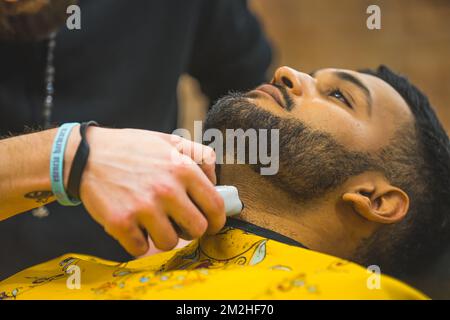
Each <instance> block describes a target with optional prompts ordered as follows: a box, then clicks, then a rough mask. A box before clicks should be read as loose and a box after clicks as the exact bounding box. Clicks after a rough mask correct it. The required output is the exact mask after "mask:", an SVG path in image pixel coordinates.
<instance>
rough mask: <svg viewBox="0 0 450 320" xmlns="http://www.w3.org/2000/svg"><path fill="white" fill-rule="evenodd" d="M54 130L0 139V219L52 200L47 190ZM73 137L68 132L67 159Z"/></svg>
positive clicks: (74, 138) (74, 142)
mask: <svg viewBox="0 0 450 320" xmlns="http://www.w3.org/2000/svg"><path fill="white" fill-rule="evenodd" d="M57 130H58V129H50V130H45V131H41V132H36V133H32V134H27V135H22V136H17V137H13V138H8V139H4V140H0V220H3V219H6V218H8V217H11V216H13V215H16V214H18V213H21V212H25V211H28V210H30V209H33V208H36V207H39V206H42V205H44V204H47V203H50V202H52V201H54V200H55V198H54V197H53V194H52V193H51V182H50V154H51V149H52V144H53V140H54V138H55V136H56V132H57ZM75 131H76V129H74V130H73V132H75ZM77 136H78V135H75V134H73V133H72V135H71V137H70V139H69V143H68V147H67V152H66V155H67V153H69V154H70V156H68V157H67V158H68V159H67V160H70V159H71V155H72V154H73V153H74V150H73V149H74V145H75V144H76V141H75V140H76V139H77ZM67 162H68V161H66V160H65V170H64V171H65V172H67V167H68V166H69V164H68V163H67Z"/></svg>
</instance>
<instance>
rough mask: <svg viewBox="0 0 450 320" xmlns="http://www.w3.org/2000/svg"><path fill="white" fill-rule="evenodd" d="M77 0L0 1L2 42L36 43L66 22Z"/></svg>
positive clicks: (0, 36) (0, 35) (0, 37)
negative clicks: (67, 11)
mask: <svg viewBox="0 0 450 320" xmlns="http://www.w3.org/2000/svg"><path fill="white" fill-rule="evenodd" d="M76 3H77V0H0V40H13V41H35V40H41V39H43V38H45V37H47V36H48V35H49V34H50V33H51V32H52V31H54V30H56V29H57V28H58V27H59V26H61V25H62V24H63V23H64V21H65V20H66V17H67V14H66V10H67V7H68V6H69V5H72V4H76Z"/></svg>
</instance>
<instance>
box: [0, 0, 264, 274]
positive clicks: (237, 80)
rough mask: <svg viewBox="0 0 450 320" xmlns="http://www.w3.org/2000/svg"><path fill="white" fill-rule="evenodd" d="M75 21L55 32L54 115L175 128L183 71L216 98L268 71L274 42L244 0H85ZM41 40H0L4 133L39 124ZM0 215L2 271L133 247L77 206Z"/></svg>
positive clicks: (120, 255)
mask: <svg viewBox="0 0 450 320" xmlns="http://www.w3.org/2000/svg"><path fill="white" fill-rule="evenodd" d="M80 7H81V13H82V24H81V30H76V31H75V30H74V31H71V30H68V29H66V28H65V27H64V28H62V29H61V30H60V31H59V33H58V35H57V38H56V49H55V68H56V78H55V96H54V107H53V113H52V121H53V122H54V123H56V124H60V123H64V122H72V121H78V122H81V121H86V120H96V121H98V122H99V123H100V124H102V125H105V126H110V127H130V128H142V129H150V130H157V131H163V132H169V133H170V132H171V131H172V130H173V129H175V127H176V121H177V101H176V96H177V95H176V88H177V83H178V78H179V76H180V75H181V74H182V73H189V74H190V75H192V76H194V77H195V78H197V79H198V80H199V82H200V85H201V89H202V91H203V92H204V93H205V94H206V95H207V96H208V97H209V98H210V99H211V101H214V100H215V99H216V98H218V97H219V96H221V95H223V94H225V93H227V91H229V90H245V89H249V88H251V87H254V86H256V85H257V84H259V83H261V82H263V81H264V80H265V71H266V69H267V67H268V65H269V63H270V58H271V51H270V48H269V45H268V43H267V41H266V39H265V37H264V35H263V33H262V32H261V29H260V26H259V24H258V22H257V20H256V19H255V17H254V16H253V15H252V14H251V13H250V12H249V10H248V8H247V4H246V1H242V0H233V1H230V0H189V1H185V0H161V1H149V0H134V1H126V0H95V1H92V0H91V1H88V0H84V1H83V0H81V1H80ZM46 52H47V46H46V42H37V43H21V44H18V43H5V42H4V43H1V42H0V134H1V135H5V134H7V133H9V132H12V133H20V132H23V131H24V127H25V126H31V127H36V126H37V125H41V124H42V121H43V118H42V108H43V101H44V92H45V90H44V69H45V59H46ZM49 209H50V212H51V214H50V215H49V216H48V217H46V218H43V219H38V218H36V217H33V216H32V215H31V214H30V213H24V214H20V215H17V216H15V217H13V218H10V219H7V220H5V221H2V222H0V279H3V278H5V277H6V276H8V275H11V274H13V273H15V272H17V271H19V270H21V269H23V268H26V267H28V266H31V265H33V264H36V263H40V262H43V261H46V260H48V259H51V258H54V257H56V256H58V255H61V254H64V253H67V252H77V253H85V254H93V255H96V256H100V257H102V258H106V259H111V260H122V261H123V260H127V259H130V258H131V257H130V256H129V255H128V254H127V253H126V252H125V251H124V250H123V249H122V248H121V247H120V246H119V244H118V243H117V242H116V241H115V240H114V239H112V238H110V237H109V236H108V235H107V234H106V233H105V232H104V231H103V228H102V227H101V226H100V225H98V224H96V223H95V222H94V221H93V220H92V218H91V217H90V216H89V214H88V213H87V212H86V211H85V210H84V209H83V207H81V206H80V207H77V208H68V207H67V208H66V207H61V206H59V205H58V204H52V205H50V206H49Z"/></svg>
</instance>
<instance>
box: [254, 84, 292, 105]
mask: <svg viewBox="0 0 450 320" xmlns="http://www.w3.org/2000/svg"><path fill="white" fill-rule="evenodd" d="M255 90H256V91H261V92H263V93H265V94H266V95H269V96H270V97H272V99H273V100H275V102H276V103H278V104H279V105H280V107H282V108H283V109H285V108H286V107H285V105H284V103H283V95H282V94H281V92H280V90H279V89H278V88H277V87H275V86H273V85H271V84H263V85H261V86H259V87H257V88H256V89H255Z"/></svg>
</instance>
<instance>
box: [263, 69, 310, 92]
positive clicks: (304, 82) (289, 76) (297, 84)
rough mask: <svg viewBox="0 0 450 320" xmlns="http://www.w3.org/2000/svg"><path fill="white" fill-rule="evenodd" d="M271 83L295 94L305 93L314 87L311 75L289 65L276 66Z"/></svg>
mask: <svg viewBox="0 0 450 320" xmlns="http://www.w3.org/2000/svg"><path fill="white" fill-rule="evenodd" d="M272 83H273V84H277V85H280V86H283V87H285V88H286V89H287V91H288V92H290V93H291V94H294V95H296V96H302V95H304V94H307V93H309V92H311V90H313V87H314V79H313V78H312V77H311V76H309V75H308V74H306V73H303V72H298V71H297V70H294V69H292V68H289V67H280V68H278V69H277V70H276V71H275V75H274V77H273V79H272Z"/></svg>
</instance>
